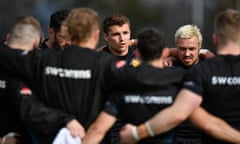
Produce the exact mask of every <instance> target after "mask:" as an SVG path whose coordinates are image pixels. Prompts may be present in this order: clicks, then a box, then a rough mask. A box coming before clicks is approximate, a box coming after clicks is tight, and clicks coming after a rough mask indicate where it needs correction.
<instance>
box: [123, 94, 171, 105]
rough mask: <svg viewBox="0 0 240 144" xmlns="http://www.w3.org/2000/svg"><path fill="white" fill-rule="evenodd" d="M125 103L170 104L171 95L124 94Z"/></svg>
mask: <svg viewBox="0 0 240 144" xmlns="http://www.w3.org/2000/svg"><path fill="white" fill-rule="evenodd" d="M124 100H125V102H126V103H139V104H172V102H173V98H172V96H140V95H126V96H124Z"/></svg>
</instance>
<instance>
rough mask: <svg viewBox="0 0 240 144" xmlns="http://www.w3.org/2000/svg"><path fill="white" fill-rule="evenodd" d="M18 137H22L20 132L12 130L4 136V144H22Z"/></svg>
mask: <svg viewBox="0 0 240 144" xmlns="http://www.w3.org/2000/svg"><path fill="white" fill-rule="evenodd" d="M18 137H20V134H18V133H14V132H10V133H8V134H6V135H5V136H4V137H3V138H2V144H20V143H21V141H20V140H19V139H18Z"/></svg>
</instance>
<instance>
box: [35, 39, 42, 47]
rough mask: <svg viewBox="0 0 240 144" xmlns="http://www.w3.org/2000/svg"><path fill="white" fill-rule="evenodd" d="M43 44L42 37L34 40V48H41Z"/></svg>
mask: <svg viewBox="0 0 240 144" xmlns="http://www.w3.org/2000/svg"><path fill="white" fill-rule="evenodd" d="M40 45H41V40H40V38H35V40H34V42H33V49H36V48H39V47H40Z"/></svg>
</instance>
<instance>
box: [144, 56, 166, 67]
mask: <svg viewBox="0 0 240 144" xmlns="http://www.w3.org/2000/svg"><path fill="white" fill-rule="evenodd" d="M147 63H148V64H150V65H151V66H153V67H156V68H164V65H163V60H162V59H161V58H159V59H155V60H152V61H148V62H147Z"/></svg>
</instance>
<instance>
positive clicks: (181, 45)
mask: <svg viewBox="0 0 240 144" xmlns="http://www.w3.org/2000/svg"><path fill="white" fill-rule="evenodd" d="M176 47H177V54H178V59H179V60H180V61H181V62H182V63H183V64H184V65H186V66H191V65H193V64H196V63H197V62H198V60H199V51H200V48H201V44H200V42H199V41H198V39H197V37H196V36H193V37H191V38H189V39H183V38H179V39H178V41H177V43H176Z"/></svg>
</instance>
